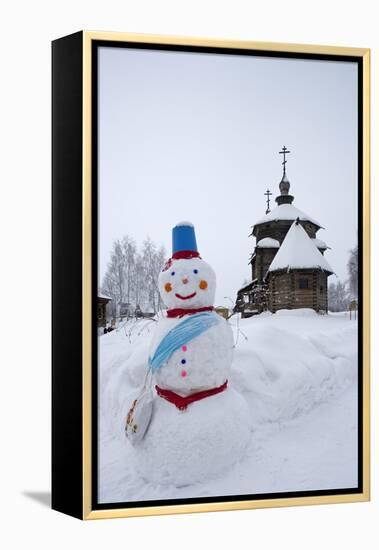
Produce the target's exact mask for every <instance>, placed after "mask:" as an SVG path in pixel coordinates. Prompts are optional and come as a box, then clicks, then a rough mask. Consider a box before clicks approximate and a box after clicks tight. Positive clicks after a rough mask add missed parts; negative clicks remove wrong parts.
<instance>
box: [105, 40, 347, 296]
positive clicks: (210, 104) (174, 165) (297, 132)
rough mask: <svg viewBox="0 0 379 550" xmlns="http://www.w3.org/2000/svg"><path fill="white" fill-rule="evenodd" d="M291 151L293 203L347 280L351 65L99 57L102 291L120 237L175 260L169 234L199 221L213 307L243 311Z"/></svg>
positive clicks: (183, 56) (156, 55)
mask: <svg viewBox="0 0 379 550" xmlns="http://www.w3.org/2000/svg"><path fill="white" fill-rule="evenodd" d="M284 144H285V145H286V146H287V147H288V148H289V149H290V150H291V151H292V153H291V154H290V155H289V157H288V164H287V175H288V177H289V179H290V182H291V191H290V192H291V193H292V194H293V195H294V196H295V201H294V205H295V206H297V207H298V208H299V209H300V210H303V211H304V212H306V213H307V214H309V215H310V216H312V217H313V218H315V219H317V220H318V221H320V223H321V225H322V226H323V227H325V230H320V231H319V232H318V237H319V238H321V239H323V240H325V241H326V242H327V244H328V245H329V246H330V247H331V248H332V250H330V251H327V252H326V254H327V258H328V261H329V263H330V264H331V266H332V267H333V269H334V270H335V272H336V273H337V275H338V276H339V277H340V278H341V279H342V280H344V279H345V278H346V276H347V271H346V262H347V259H348V251H349V249H350V248H352V247H353V246H354V244H355V243H356V240H357V69H356V65H355V64H352V63H343V62H338V63H337V62H330V61H328V62H324V61H322V62H321V61H309V60H292V59H272V58H262V57H243V56H238V55H235V56H226V55H215V54H198V53H196V54H193V53H182V52H180V53H179V52H158V51H143V50H140V51H138V50H133V49H124V48H101V49H100V52H99V279H100V281H101V279H102V277H103V275H104V272H105V269H106V265H107V262H108V258H109V253H110V249H111V247H112V242H113V240H114V239H117V238H120V237H122V236H123V235H125V234H128V235H130V236H132V237H133V238H134V239H135V240H136V241H137V243H138V244H139V245H141V244H142V241H143V240H144V239H145V238H146V236H147V235H149V236H150V237H151V238H152V239H153V240H154V241H155V242H156V243H157V244H159V245H160V244H163V245H164V246H165V247H166V249H167V252H168V255H169V254H170V253H171V229H172V227H173V226H174V225H175V224H176V222H178V221H181V220H190V221H192V222H193V223H194V225H195V228H196V235H197V242H198V245H199V251H200V253H201V255H202V257H203V258H204V259H205V260H207V261H208V262H209V263H210V264H211V265H212V266H213V268H214V269H215V271H216V274H217V285H218V290H217V294H216V304H217V305H219V304H223V303H224V304H228V300H225V299H224V296H230V297H231V298H232V299H233V300H234V298H235V294H236V290H237V289H238V288H239V287H240V286H241V285H242V283H243V281H244V280H245V279H249V280H250V277H251V274H250V266H249V265H248V258H249V254H250V253H251V252H252V250H253V248H254V244H255V239H253V238H252V237H250V238H248V235H249V233H250V231H251V229H250V228H251V226H252V225H253V224H254V222H255V221H256V220H258V219H259V218H261V217H262V216H263V215H264V213H265V208H266V204H265V197H264V195H263V193H264V192H265V191H266V189H267V188H269V189H270V190H271V191H272V192H273V194H274V195H273V196H274V197H275V196H276V195H277V194H278V192H279V189H278V184H279V181H280V179H281V174H282V166H281V164H280V163H281V155H278V151H279V150H280V149H281V148H282V146H283V145H284ZM272 206H275V203H273V204H272ZM331 280H333V278H331V279H329V281H331ZM229 305H230V303H229Z"/></svg>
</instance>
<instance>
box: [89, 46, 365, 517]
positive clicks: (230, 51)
mask: <svg viewBox="0 0 379 550" xmlns="http://www.w3.org/2000/svg"><path fill="white" fill-rule="evenodd" d="M100 47H102V48H104V47H105V48H107V47H108V48H109V47H110V48H129V49H137V50H138V49H143V50H161V51H172V52H192V53H198V54H202V53H205V54H214V55H217V54H219V55H220V54H221V55H233V56H253V57H275V58H287V59H308V60H321V61H334V62H336V61H337V62H348V63H356V64H357V69H358V79H357V85H358V105H357V116H358V151H357V156H358V174H357V181H358V185H357V194H358V201H357V202H358V263H359V270H358V301H359V304H360V315H359V318H358V321H357V322H358V384H357V391H358V430H357V436H358V441H357V445H358V485H357V487H346V488H341V489H322V490H317V491H293V492H281V493H260V494H243V495H232V496H213V497H194V498H185V499H165V500H146V501H137V502H127V501H126V502H117V503H113V502H112V503H99V502H98V336H97V323H96V308H95V307H93V308H92V310H93V317H92V450H91V453H92V509H93V510H106V509H109V508H139V507H146V506H151V507H153V506H162V505H166V506H167V505H178V504H199V503H212V502H226V503H227V502H233V501H248V500H262V501H264V500H268V499H275V498H277V499H282V498H295V497H297V498H298V497H315V496H327V495H344V494H353V493H362V492H363V317H364V311H363V300H362V297H363V200H362V199H363V58H362V57H358V56H357V57H355V56H342V55H325V54H306V53H292V52H272V51H265V50H249V49H234V48H218V47H217V48H215V47H205V46H179V45H174V44H169V45H168V44H147V43H135V42H113V41H111V40H94V41H92V228H91V234H92V304H96V300H97V289H98V273H97V266H98V227H97V226H98V224H97V222H98V215H97V213H98V116H97V114H98V49H99V48H100Z"/></svg>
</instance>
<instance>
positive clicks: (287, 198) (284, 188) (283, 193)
mask: <svg viewBox="0 0 379 550" xmlns="http://www.w3.org/2000/svg"><path fill="white" fill-rule="evenodd" d="M290 152H291V151H289V150H288V149H287V147H286V146H285V145H284V146H283V149H282V150H281V151H279V155H283V162H282V165H283V176H282V179H281V181H280V183H279V191H280V195H278V196H277V197H276V199H275V201H276V202H277V204H278V206H280V205H281V204H292V202H293V199H294V197H293V195H290V194H289V190H290V181H289V179H288V178H287V174H286V164H287V160H286V155H288V154H289V153H290Z"/></svg>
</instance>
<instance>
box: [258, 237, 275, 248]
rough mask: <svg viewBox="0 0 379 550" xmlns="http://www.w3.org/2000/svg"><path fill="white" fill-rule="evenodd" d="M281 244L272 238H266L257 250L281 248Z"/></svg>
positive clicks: (259, 243) (260, 242)
mask: <svg viewBox="0 0 379 550" xmlns="http://www.w3.org/2000/svg"><path fill="white" fill-rule="evenodd" d="M279 246H280V243H279V241H277V240H276V239H272V238H271V237H265V238H264V239H261V240H260V241H259V242H258V243H257V248H279Z"/></svg>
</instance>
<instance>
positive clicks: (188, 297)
mask: <svg viewBox="0 0 379 550" xmlns="http://www.w3.org/2000/svg"><path fill="white" fill-rule="evenodd" d="M175 296H176V297H177V298H180V299H181V300H189V299H190V298H193V297H194V296H196V292H193V293H192V294H188V295H187V296H182V295H181V294H175Z"/></svg>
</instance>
